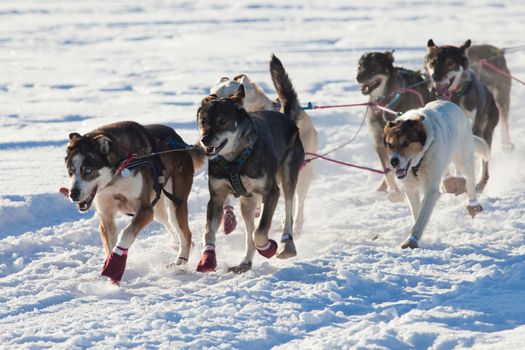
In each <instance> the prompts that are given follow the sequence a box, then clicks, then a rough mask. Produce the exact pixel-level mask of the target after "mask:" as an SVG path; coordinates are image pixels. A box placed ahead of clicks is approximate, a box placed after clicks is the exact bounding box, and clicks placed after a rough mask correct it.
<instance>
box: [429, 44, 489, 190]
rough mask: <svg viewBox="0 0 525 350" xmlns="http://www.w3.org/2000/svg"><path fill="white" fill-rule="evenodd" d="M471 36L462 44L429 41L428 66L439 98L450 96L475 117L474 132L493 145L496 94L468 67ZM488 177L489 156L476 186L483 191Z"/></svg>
mask: <svg viewBox="0 0 525 350" xmlns="http://www.w3.org/2000/svg"><path fill="white" fill-rule="evenodd" d="M469 47H470V40H467V41H465V43H464V44H463V45H461V46H460V47H456V46H450V45H446V46H437V45H436V44H435V43H434V41H433V40H432V39H430V40H429V41H428V43H427V54H426V56H425V70H426V72H427V75H428V76H429V77H430V82H431V87H432V90H433V91H434V92H435V94H436V97H437V98H439V99H445V100H450V101H451V102H454V103H455V104H457V105H458V106H460V107H461V108H462V109H463V111H464V112H465V115H466V116H467V117H468V118H469V119H471V120H472V122H473V123H472V131H473V133H474V135H476V136H479V137H481V138H483V139H484V140H485V141H486V143H487V144H488V145H489V147H490V146H491V145H492V135H493V133H494V128H495V127H496V125H497V124H498V120H499V112H498V107H497V105H496V101H495V100H494V97H493V96H492V94H491V93H490V91H489V90H488V89H487V87H486V86H485V85H483V83H481V82H480V81H479V79H478V78H477V76H476V73H475V72H474V71H473V70H472V69H470V68H469V64H468V60H467V56H466V51H467V49H468V48H469ZM488 179H489V163H488V159H487V160H484V161H482V176H481V179H480V181H479V183H478V184H477V190H478V191H479V192H482V191H483V189H484V188H485V186H486V185H487V181H488Z"/></svg>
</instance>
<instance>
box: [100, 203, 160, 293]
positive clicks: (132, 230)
mask: <svg viewBox="0 0 525 350" xmlns="http://www.w3.org/2000/svg"><path fill="white" fill-rule="evenodd" d="M152 220H153V208H152V207H151V206H150V205H142V206H141V207H140V208H139V210H137V212H136V213H135V215H134V216H133V219H132V220H131V222H130V223H129V225H127V226H126V227H125V228H124V229H123V230H122V232H121V233H120V235H119V237H118V241H117V244H116V246H115V247H114V248H113V251H112V252H111V255H110V256H109V257H108V258H106V261H105V262H104V267H103V268H102V272H101V275H102V276H106V277H109V279H110V280H111V281H112V282H113V283H115V284H119V283H120V280H121V279H122V275H123V274H124V270H125V269H126V260H127V255H128V249H129V247H131V245H132V244H133V242H134V241H135V238H136V237H137V235H138V233H139V232H140V230H142V229H143V228H144V227H145V226H146V225H147V224H149V223H150V222H151V221H152Z"/></svg>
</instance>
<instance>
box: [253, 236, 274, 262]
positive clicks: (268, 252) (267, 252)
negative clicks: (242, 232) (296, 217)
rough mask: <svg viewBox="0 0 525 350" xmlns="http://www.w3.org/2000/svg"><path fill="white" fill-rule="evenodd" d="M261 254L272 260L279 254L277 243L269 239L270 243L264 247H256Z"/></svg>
mask: <svg viewBox="0 0 525 350" xmlns="http://www.w3.org/2000/svg"><path fill="white" fill-rule="evenodd" d="M255 248H257V251H258V252H259V254H261V255H262V256H264V257H265V258H266V259H270V258H271V257H272V256H274V255H275V253H276V252H277V243H276V242H275V241H274V240H273V239H269V240H268V243H266V244H265V245H263V246H258V245H256V246H255Z"/></svg>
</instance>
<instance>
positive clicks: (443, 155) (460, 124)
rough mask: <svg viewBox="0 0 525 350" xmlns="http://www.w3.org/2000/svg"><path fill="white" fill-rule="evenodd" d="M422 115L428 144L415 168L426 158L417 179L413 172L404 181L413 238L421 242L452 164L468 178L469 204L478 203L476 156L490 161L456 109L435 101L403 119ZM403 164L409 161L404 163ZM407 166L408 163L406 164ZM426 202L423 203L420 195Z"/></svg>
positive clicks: (450, 104)
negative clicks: (443, 181) (411, 220)
mask: <svg viewBox="0 0 525 350" xmlns="http://www.w3.org/2000/svg"><path fill="white" fill-rule="evenodd" d="M421 115H423V116H424V117H425V119H424V120H423V124H424V127H425V131H426V133H427V141H426V143H425V145H424V148H423V151H422V152H420V153H419V154H417V155H416V156H415V157H414V159H413V160H412V165H411V167H413V166H416V165H417V164H418V163H419V161H420V160H421V159H422V158H423V157H424V158H423V161H422V164H421V166H420V168H419V171H418V174H417V177H416V176H414V174H413V172H412V171H411V170H409V171H408V175H407V176H406V177H405V178H404V179H403V180H402V181H403V183H404V187H405V195H406V197H407V199H408V201H409V205H410V209H411V212H412V216H413V219H414V226H413V227H412V232H411V236H413V237H415V239H417V240H419V239H420V238H421V235H422V234H423V230H424V229H425V227H426V225H427V223H428V221H429V219H430V215H431V213H432V210H433V209H434V206H435V204H436V202H437V200H438V198H439V195H440V194H439V185H440V181H441V178H442V176H443V173H444V172H445V170H446V169H447V167H448V165H449V164H450V163H453V164H454V165H455V167H456V168H457V169H458V170H459V171H460V172H461V173H462V174H463V175H464V176H465V177H466V181H467V183H466V189H467V196H468V201H469V203H477V202H476V201H477V198H476V188H475V179H474V172H475V171H474V169H475V165H474V152H475V150H476V151H478V150H481V153H483V154H482V156H483V157H488V155H487V154H486V149H485V150H483V148H484V147H483V145H482V144H480V140H481V139H479V138H477V137H476V136H474V135H473V134H472V130H471V128H470V123H469V120H468V119H467V118H466V117H465V114H464V113H463V111H462V110H461V108H459V107H458V106H457V105H455V104H453V103H450V102H447V101H433V102H430V103H428V104H427V105H426V106H425V107H423V108H420V109H416V110H411V111H408V112H407V113H405V114H404V115H403V116H402V117H401V119H403V120H407V119H418V118H420V116H421ZM403 161H404V162H407V161H408V160H406V159H404V160H403ZM405 164H406V163H405ZM421 194H422V195H423V200H422V201H421V200H420V195H421Z"/></svg>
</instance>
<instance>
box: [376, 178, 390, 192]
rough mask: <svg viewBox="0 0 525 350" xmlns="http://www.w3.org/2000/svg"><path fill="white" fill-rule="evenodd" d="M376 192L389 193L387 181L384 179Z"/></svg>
mask: <svg viewBox="0 0 525 350" xmlns="http://www.w3.org/2000/svg"><path fill="white" fill-rule="evenodd" d="M376 191H377V192H388V184H387V183H386V180H385V179H384V178H383V179H382V180H381V182H380V183H379V186H378V187H377V188H376Z"/></svg>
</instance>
